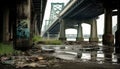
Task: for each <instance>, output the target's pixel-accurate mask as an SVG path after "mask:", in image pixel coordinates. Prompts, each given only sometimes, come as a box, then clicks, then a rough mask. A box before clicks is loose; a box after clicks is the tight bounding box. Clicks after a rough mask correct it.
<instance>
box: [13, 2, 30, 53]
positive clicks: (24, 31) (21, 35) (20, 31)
mask: <svg viewBox="0 0 120 69" xmlns="http://www.w3.org/2000/svg"><path fill="white" fill-rule="evenodd" d="M16 11H17V18H16V19H17V20H16V45H15V46H14V48H15V49H17V50H22V51H25V50H27V49H29V48H30V47H31V45H32V39H31V37H32V31H31V27H32V26H31V0H22V1H18V3H17V10H16Z"/></svg>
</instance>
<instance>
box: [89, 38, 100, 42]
mask: <svg viewBox="0 0 120 69" xmlns="http://www.w3.org/2000/svg"><path fill="white" fill-rule="evenodd" d="M98 41H99V38H97V37H96V38H89V42H98Z"/></svg>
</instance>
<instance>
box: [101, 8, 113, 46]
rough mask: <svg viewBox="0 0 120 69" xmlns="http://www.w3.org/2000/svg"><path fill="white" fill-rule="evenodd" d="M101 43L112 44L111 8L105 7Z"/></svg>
mask: <svg viewBox="0 0 120 69" xmlns="http://www.w3.org/2000/svg"><path fill="white" fill-rule="evenodd" d="M104 24H105V25H104V34H103V40H102V42H103V44H104V45H113V44H114V36H113V34H112V9H110V8H105V23H104Z"/></svg>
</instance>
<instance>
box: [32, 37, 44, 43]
mask: <svg viewBox="0 0 120 69" xmlns="http://www.w3.org/2000/svg"><path fill="white" fill-rule="evenodd" d="M41 40H42V37H40V36H34V37H33V38H32V41H33V42H38V41H41Z"/></svg>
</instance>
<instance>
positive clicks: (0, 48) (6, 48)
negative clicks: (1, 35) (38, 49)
mask: <svg viewBox="0 0 120 69" xmlns="http://www.w3.org/2000/svg"><path fill="white" fill-rule="evenodd" d="M20 52H21V51H18V50H14V49H13V45H12V44H4V43H0V55H13V54H16V55H17V54H19V53H20Z"/></svg>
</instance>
